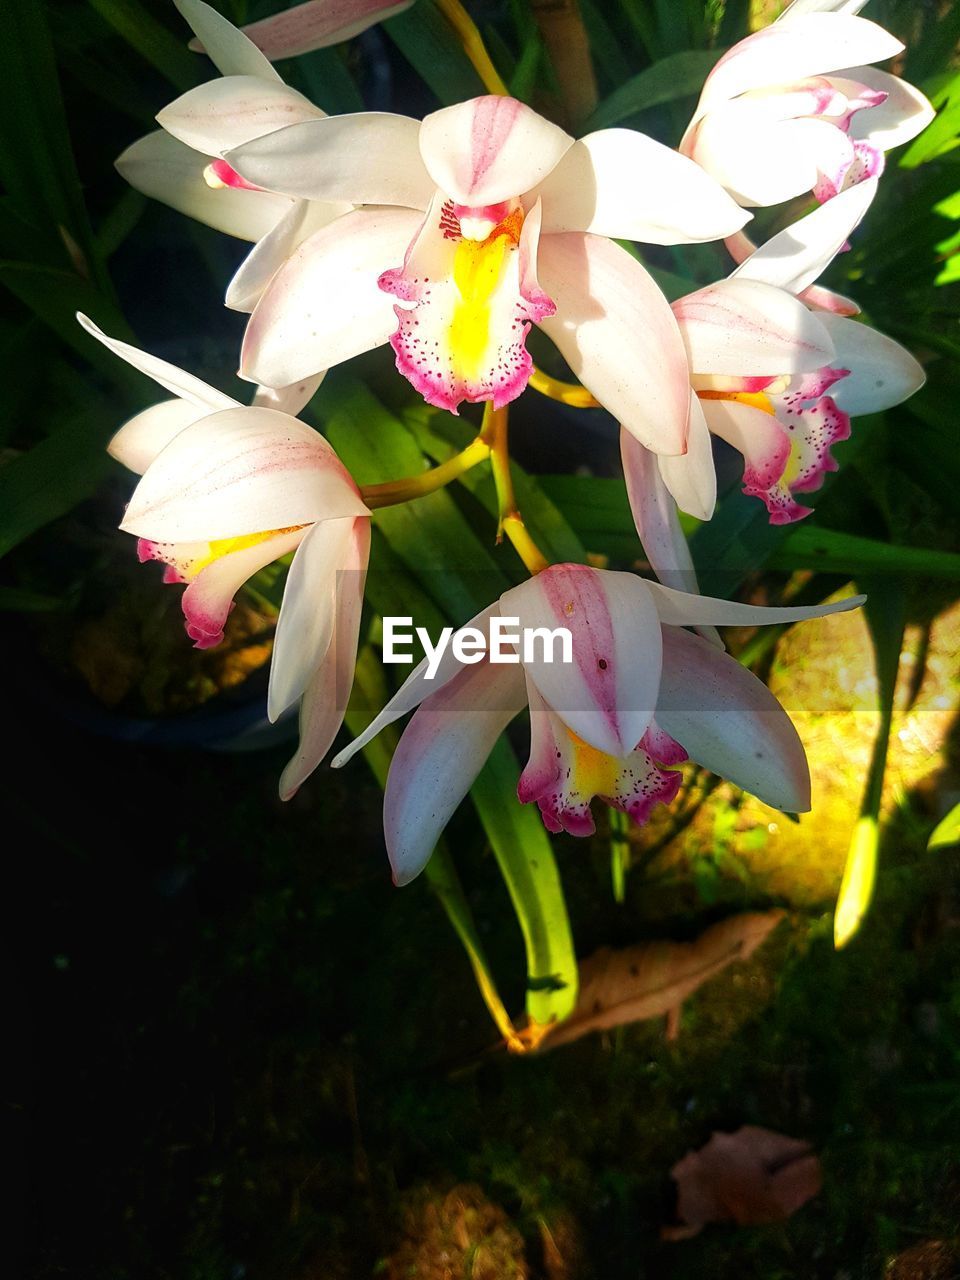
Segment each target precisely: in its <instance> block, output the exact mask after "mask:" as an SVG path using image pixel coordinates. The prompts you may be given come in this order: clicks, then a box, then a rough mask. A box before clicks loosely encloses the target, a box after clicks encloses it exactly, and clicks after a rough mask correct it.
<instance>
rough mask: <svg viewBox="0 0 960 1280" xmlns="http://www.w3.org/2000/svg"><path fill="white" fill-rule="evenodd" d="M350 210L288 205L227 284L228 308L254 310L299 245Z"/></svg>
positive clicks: (308, 202)
mask: <svg viewBox="0 0 960 1280" xmlns="http://www.w3.org/2000/svg"><path fill="white" fill-rule="evenodd" d="M352 208H353V206H352V205H349V204H321V203H320V202H319V201H316V200H297V201H295V202H294V203H293V204H291V205H290V209H289V212H288V213H287V214H286V215H285V216H284V217H283V218H282V219H281V220H280V221H279V222H278V223H277V225H276V226H275V227H274V228H273V230H272V231H270V232H269V233H268V234H267V235H265V236H264V237H263V239H262V240H260V242H259V243H258V244H256V245H254V247H253V249H252V250H251V252H250V253H249V254H248V255H247V257H246V258H245V260H244V261H243V263H242V264H241V266H240V269H239V270H238V271H237V273H236V274H235V275H234V277H233V279H232V280H231V281H230V284H229V285H228V286H227V296H226V299H225V301H226V304H227V306H228V307H230V308H231V309H232V310H234V311H253V309H254V307H256V305H257V303H258V302H259V301H260V298H261V297H262V295H263V291H264V289H265V288H266V287H267V285H268V284H269V283H270V281H271V280H272V279H273V277H274V276H275V275H276V274H277V272H278V271H279V270H280V268H281V267H282V266H283V264H284V263H285V262H286V260H287V259H288V258H289V257H290V255H291V254H292V253H293V251H294V250H295V249H296V248H297V247H298V245H301V244H303V242H304V240H309V238H310V237H311V236H312V235H313V233H314V232H315V231H319V230H320V228H321V227H325V226H327V225H328V224H329V223H331V222H333V221H334V219H336V218H339V217H340V215H341V214H344V213H349V212H350V210H351V209H352Z"/></svg>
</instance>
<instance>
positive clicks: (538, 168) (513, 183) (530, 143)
mask: <svg viewBox="0 0 960 1280" xmlns="http://www.w3.org/2000/svg"><path fill="white" fill-rule="evenodd" d="M572 145H573V138H571V137H570V135H569V134H567V133H564V131H563V130H562V129H560V128H558V127H557V125H555V124H551V123H550V121H549V120H544V118H543V116H540V115H537V113H536V111H533V110H532V109H531V108H530V107H527V106H524V104H523V103H522V102H517V101H516V99H514V98H503V97H497V96H494V95H489V96H487V97H483V98H472V99H471V100H470V101H469V102H460V103H457V104H456V106H453V107H444V108H442V110H440V111H435V112H434V113H433V114H432V115H429V116H427V117H426V118H425V119H424V121H423V124H422V125H421V127H420V154H421V155H422V156H423V162H424V164H425V165H426V166H427V171H428V172H429V174H430V176H431V178H432V179H433V181H434V184H435V185H436V186H438V187H439V188H440V190H441V191H443V192H444V193H445V194H446V195H448V196H451V197H452V198H453V199H454V200H456V201H458V202H459V203H460V204H465V205H470V206H472V207H479V206H482V205H488V204H498V203H499V202H500V201H501V200H509V199H511V198H512V197H516V196H521V195H523V194H524V192H527V191H531V190H532V189H533V188H534V187H535V186H536V185H537V184H538V183H539V182H542V181H543V179H544V178H545V177H546V176H547V174H548V173H549V172H550V171H551V169H553V168H554V167H555V165H556V164H557V162H558V161H559V160H560V159H561V157H562V156H563V155H564V153H565V152H566V151H567V150H568V149H569V148H570V147H571V146H572Z"/></svg>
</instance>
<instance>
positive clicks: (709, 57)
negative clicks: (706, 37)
mask: <svg viewBox="0 0 960 1280" xmlns="http://www.w3.org/2000/svg"><path fill="white" fill-rule="evenodd" d="M722 53H723V50H722V49H685V50H683V52H681V53H672V54H670V55H669V56H668V57H666V58H661V60H660V61H659V62H655V63H654V64H653V66H652V67H647V69H646V70H645V71H641V72H639V74H637V75H635V76H633V78H632V79H630V80H627V82H626V83H625V84H621V85H620V87H619V88H618V89H616V90H614V92H613V93H611V94H610V96H609V97H608V98H605V99H604V100H603V102H601V103H600V105H599V106H598V107H597V109H596V111H595V112H594V113H593V115H592V116H591V117H590V119H589V121H588V122H587V123H588V127H589V128H590V129H607V128H609V127H610V125H614V124H619V123H620V122H621V121H623V120H629V119H630V118H631V117H632V116H635V115H638V114H639V113H640V112H641V111H645V110H646V109H647V108H648V107H656V106H659V105H661V104H662V103H664V102H675V101H676V100H677V99H678V98H687V97H694V96H696V95H697V94H699V92H700V90H701V89H702V88H703V82H704V80H705V79H706V77H707V75H708V74H709V72H710V71H712V70H713V67H714V64H715V63H716V61H717V59H718V58H719V57H720V55H721V54H722Z"/></svg>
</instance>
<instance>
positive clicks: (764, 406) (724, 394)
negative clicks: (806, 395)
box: [697, 391, 776, 417]
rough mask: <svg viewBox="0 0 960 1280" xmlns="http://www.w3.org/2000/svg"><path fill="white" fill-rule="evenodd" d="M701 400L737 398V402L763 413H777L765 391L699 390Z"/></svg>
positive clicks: (772, 414)
mask: <svg viewBox="0 0 960 1280" xmlns="http://www.w3.org/2000/svg"><path fill="white" fill-rule="evenodd" d="M697 395H698V396H699V398H700V399H701V400H736V402H737V404H745V405H747V406H748V407H749V408H751V409H759V410H760V411H761V412H762V413H769V414H770V415H771V417H772V416H774V415H775V413H776V410H775V409H774V407H773V402H772V401H771V399H770V397H769V396H768V395H767V394H766V392H765V391H698V392H697Z"/></svg>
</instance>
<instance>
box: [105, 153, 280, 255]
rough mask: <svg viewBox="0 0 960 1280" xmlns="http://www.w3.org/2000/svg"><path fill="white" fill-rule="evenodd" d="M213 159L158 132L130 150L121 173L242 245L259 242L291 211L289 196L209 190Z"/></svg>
mask: <svg viewBox="0 0 960 1280" xmlns="http://www.w3.org/2000/svg"><path fill="white" fill-rule="evenodd" d="M209 163H210V157H209V156H206V155H203V154H201V153H200V152H199V151H194V150H193V148H192V147H188V146H186V145H185V144H184V143H182V142H178V141H177V139H176V138H172V137H171V136H170V134H169V133H164V131H163V130H162V129H158V130H157V131H156V132H155V133H148V134H147V136H146V137H145V138H140V139H138V141H136V142H134V143H133V144H132V145H131V146H129V147H127V149H126V151H124V153H123V155H121V156H120V157H119V159H118V160H117V162H116V168H117V172H118V173H119V174H120V175H121V177H122V178H124V179H125V180H126V181H127V182H129V183H130V185H131V187H134V188H135V189H136V190H137V191H140V192H142V193H143V194H144V195H145V196H149V197H150V198H151V199H152V200H159V201H161V203H162V204H166V205H169V206H170V208H171V209H176V210H177V212H178V213H185V214H186V215H187V216H188V217H190V218H196V219H197V221H198V222H203V223H205V225H206V226H208V227H213V228H214V230H216V231H223V232H225V233H226V234H227V235H228V236H237V237H238V239H240V240H259V239H260V238H261V236H265V235H266V234H267V232H268V231H270V230H271V229H272V228H273V227H274V226H276V224H277V223H278V222H279V221H280V219H281V218H282V217H283V216H284V214H285V213H287V212H288V210H289V209H290V200H289V198H288V197H287V196H278V195H276V194H275V193H274V192H272V191H243V190H239V189H237V188H235V187H218V188H216V189H214V188H213V187H211V186H209V185H208V184H207V182H206V179H205V178H204V176H203V175H204V170H205V169H206V167H207V165H208V164H209Z"/></svg>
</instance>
